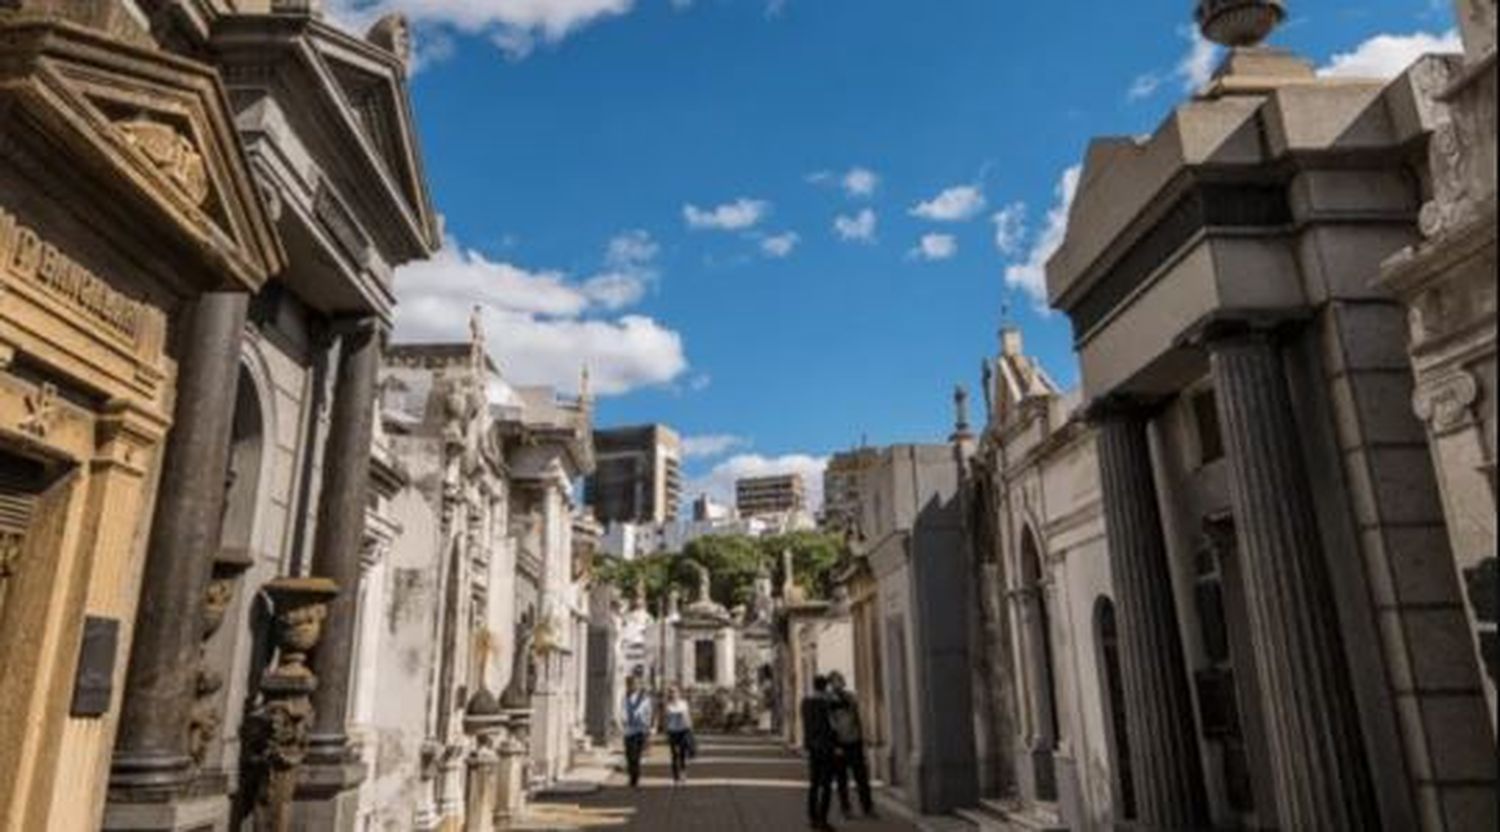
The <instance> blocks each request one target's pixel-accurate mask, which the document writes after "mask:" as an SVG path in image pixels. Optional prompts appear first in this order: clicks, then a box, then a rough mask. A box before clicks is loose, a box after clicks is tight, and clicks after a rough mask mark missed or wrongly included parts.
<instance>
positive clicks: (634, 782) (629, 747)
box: [625, 734, 646, 786]
mask: <svg viewBox="0 0 1500 832" xmlns="http://www.w3.org/2000/svg"><path fill="white" fill-rule="evenodd" d="M645 750H646V735H645V734H632V735H630V736H628V737H626V738H625V772H626V774H628V775H630V785H631V786H638V785H640V782H641V754H642V753H643V752H644V751H645Z"/></svg>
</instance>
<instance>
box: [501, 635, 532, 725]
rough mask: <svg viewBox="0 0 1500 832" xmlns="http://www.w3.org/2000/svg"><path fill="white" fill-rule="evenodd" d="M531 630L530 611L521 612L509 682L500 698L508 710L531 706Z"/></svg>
mask: <svg viewBox="0 0 1500 832" xmlns="http://www.w3.org/2000/svg"><path fill="white" fill-rule="evenodd" d="M531 631H532V624H531V613H530V612H526V613H522V614H521V620H520V621H518V622H516V649H515V653H514V654H513V655H512V656H511V671H510V684H508V685H506V686H505V693H504V694H503V695H502V696H501V699H500V701H501V703H502V704H503V705H504V706H505V707H506V708H507V709H510V710H516V709H520V708H529V707H531V694H532V693H533V692H535V690H536V679H535V678H534V674H533V673H532V671H533V669H534V668H533V667H532V663H531V662H532V656H531V654H532V649H531V644H532V641H531V640H532V632H531Z"/></svg>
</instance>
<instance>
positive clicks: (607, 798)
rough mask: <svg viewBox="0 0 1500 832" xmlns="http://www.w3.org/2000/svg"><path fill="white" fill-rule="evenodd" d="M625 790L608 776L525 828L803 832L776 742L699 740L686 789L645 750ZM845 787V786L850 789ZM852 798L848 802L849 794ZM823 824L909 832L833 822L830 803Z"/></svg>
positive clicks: (800, 776)
mask: <svg viewBox="0 0 1500 832" xmlns="http://www.w3.org/2000/svg"><path fill="white" fill-rule="evenodd" d="M643 774H644V776H643V777H642V778H641V787H640V788H639V789H634V790H632V789H631V788H629V787H628V786H627V785H625V777H624V775H622V774H618V773H617V774H615V775H614V776H613V777H611V778H610V779H609V782H608V783H607V784H606V785H605V787H604V789H603V790H601V791H600V792H598V793H597V794H593V795H589V796H586V797H582V798H575V797H567V798H558V799H556V800H548V801H542V802H540V803H537V804H534V805H533V807H532V810H533V811H532V816H531V818H530V821H531V822H530V823H528V824H527V827H528V828H532V829H558V830H563V829H623V830H641V832H648V830H649V832H679V830H682V831H683V832H687V831H688V830H711V832H763V831H764V830H787V832H790V830H797V829H806V828H807V785H806V779H805V778H806V768H805V765H804V763H803V761H802V760H801V758H799V757H797V756H796V755H794V754H792V753H790V752H788V751H787V750H786V749H785V748H784V747H783V746H782V745H781V744H780V743H778V742H775V741H773V740H769V739H758V738H748V737H711V736H705V737H701V738H700V739H699V741H698V758H697V759H696V760H693V762H692V764H691V767H690V768H689V770H688V779H687V782H685V783H683V784H681V785H676V786H674V785H673V784H672V772H671V766H670V761H669V759H668V756H667V747H666V742H665V741H664V740H660V741H655V742H653V743H652V745H651V748H650V749H649V751H648V754H647V759H646V761H645V766H644V769H643ZM850 786H851V788H852V786H853V784H852V783H851V784H850ZM850 796H851V797H853V795H852V794H851V795H850ZM831 815H832V816H831V820H832V821H833V823H834V825H835V826H837V827H838V828H840V829H847V830H850V832H915V830H916V827H914V826H912V825H911V824H909V823H907V822H905V821H903V820H900V819H898V818H894V817H891V816H889V815H887V816H886V817H883V818H880V819H879V820H852V821H848V822H841V821H840V818H839V810H838V800H837V799H835V800H834V809H833V812H832V813H831Z"/></svg>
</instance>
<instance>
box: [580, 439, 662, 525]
mask: <svg viewBox="0 0 1500 832" xmlns="http://www.w3.org/2000/svg"><path fill="white" fill-rule="evenodd" d="M594 454H595V458H596V460H597V462H598V466H597V468H596V470H595V472H594V474H593V475H592V476H590V477H589V478H588V479H587V480H586V481H585V483H584V500H585V501H586V502H587V503H588V505H589V506H590V507H591V508H592V509H593V510H594V516H595V517H596V518H597V519H598V520H599V522H601V523H605V524H609V523H669V522H672V521H674V520H676V519H677V517H678V511H679V504H680V503H681V502H682V440H681V439H680V438H679V437H678V435H677V433H676V432H675V431H673V430H672V429H671V428H668V427H666V426H665V425H642V426H637V427H624V428H610V429H607V430H596V431H594Z"/></svg>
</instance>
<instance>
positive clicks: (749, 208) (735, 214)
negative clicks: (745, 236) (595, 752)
mask: <svg viewBox="0 0 1500 832" xmlns="http://www.w3.org/2000/svg"><path fill="white" fill-rule="evenodd" d="M770 213H771V203H769V202H766V201H765V200H763V199H748V198H745V197H741V198H739V199H737V200H735V201H734V202H727V203H725V204H723V205H719V206H716V207H713V208H699V207H698V206H697V205H692V204H689V205H684V206H683V207H682V218H683V220H684V221H685V222H686V223H687V226H688V228H691V229H693V230H694V231H746V230H748V229H751V228H754V227H755V226H757V225H760V223H761V220H764V219H765V218H766V217H767V216H770Z"/></svg>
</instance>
